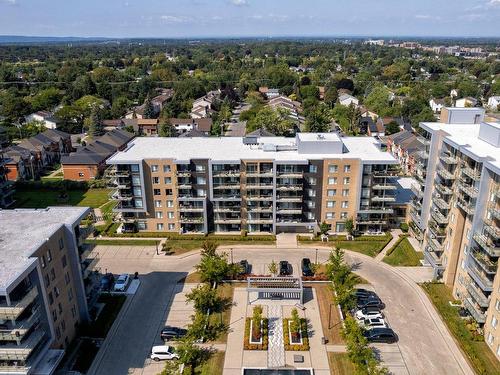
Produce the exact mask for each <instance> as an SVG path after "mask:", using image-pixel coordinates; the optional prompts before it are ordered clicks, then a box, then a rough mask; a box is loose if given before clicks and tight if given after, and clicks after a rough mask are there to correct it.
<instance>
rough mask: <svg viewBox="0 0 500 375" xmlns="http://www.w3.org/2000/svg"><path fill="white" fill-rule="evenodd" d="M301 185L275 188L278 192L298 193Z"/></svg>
mask: <svg viewBox="0 0 500 375" xmlns="http://www.w3.org/2000/svg"><path fill="white" fill-rule="evenodd" d="M302 188H303V187H302V185H281V186H277V187H276V190H278V191H299V190H302Z"/></svg>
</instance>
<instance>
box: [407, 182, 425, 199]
mask: <svg viewBox="0 0 500 375" xmlns="http://www.w3.org/2000/svg"><path fill="white" fill-rule="evenodd" d="M410 189H411V191H412V193H413V194H415V196H416V197H417V198H423V197H424V192H423V191H422V190H421V189H420V186H419V185H415V184H411V187H410Z"/></svg>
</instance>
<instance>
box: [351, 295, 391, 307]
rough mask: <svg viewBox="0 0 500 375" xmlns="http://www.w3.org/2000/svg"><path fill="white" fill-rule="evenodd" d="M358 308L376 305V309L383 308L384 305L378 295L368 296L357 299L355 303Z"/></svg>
mask: <svg viewBox="0 0 500 375" xmlns="http://www.w3.org/2000/svg"><path fill="white" fill-rule="evenodd" d="M356 307H357V308H358V309H364V308H365V307H376V308H377V309H380V310H381V309H383V308H384V307H385V305H384V304H383V303H382V301H381V300H380V298H378V297H368V298H361V299H358V301H357V303H356Z"/></svg>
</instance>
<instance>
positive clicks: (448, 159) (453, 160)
mask: <svg viewBox="0 0 500 375" xmlns="http://www.w3.org/2000/svg"><path fill="white" fill-rule="evenodd" d="M439 160H441V161H442V162H443V163H444V164H447V165H455V164H458V161H459V160H458V158H457V157H456V156H455V155H451V154H441V155H439Z"/></svg>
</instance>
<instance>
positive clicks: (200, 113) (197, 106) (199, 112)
mask: <svg viewBox="0 0 500 375" xmlns="http://www.w3.org/2000/svg"><path fill="white" fill-rule="evenodd" d="M220 94H221V91H220V90H212V91H209V92H207V94H206V95H204V96H202V97H201V98H198V99H196V100H195V101H194V102H193V107H192V109H191V114H190V116H191V118H193V119H199V118H206V117H210V116H212V114H213V113H214V110H213V109H212V105H213V104H214V103H215V102H216V101H217V100H219V99H220Z"/></svg>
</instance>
